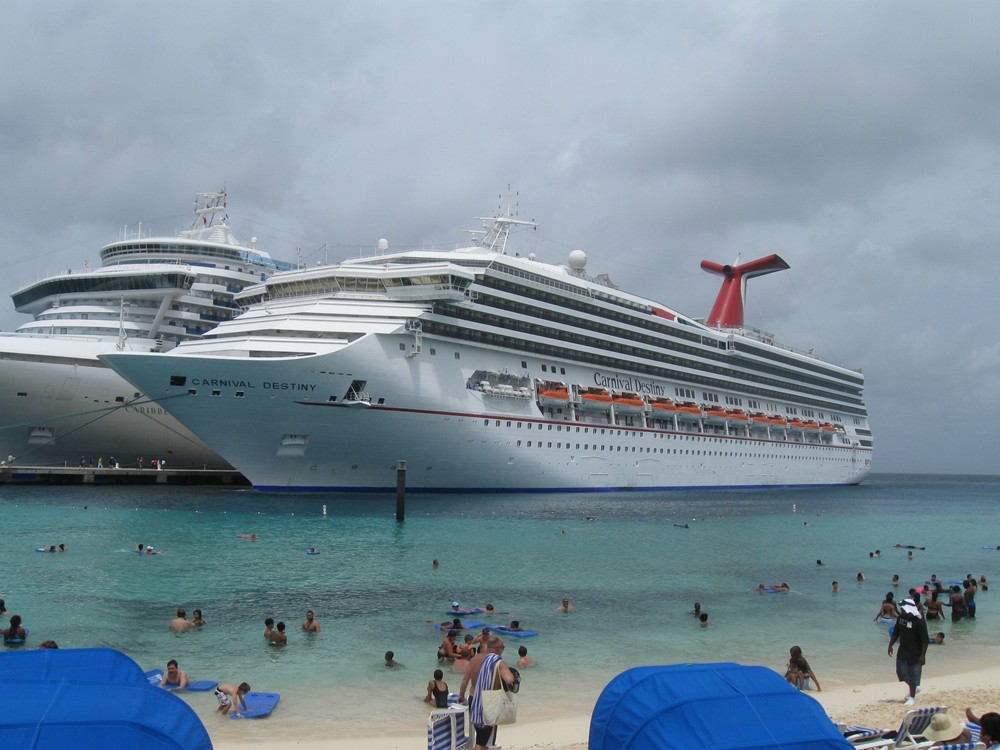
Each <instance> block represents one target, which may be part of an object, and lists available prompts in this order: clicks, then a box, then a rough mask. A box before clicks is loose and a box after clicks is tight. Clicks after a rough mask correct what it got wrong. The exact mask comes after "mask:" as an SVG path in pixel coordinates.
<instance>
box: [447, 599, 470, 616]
mask: <svg viewBox="0 0 1000 750" xmlns="http://www.w3.org/2000/svg"><path fill="white" fill-rule="evenodd" d="M451 611H452V612H454V613H455V614H456V615H471V614H472V610H471V609H462V605H460V604H459V603H458V602H452V603H451Z"/></svg>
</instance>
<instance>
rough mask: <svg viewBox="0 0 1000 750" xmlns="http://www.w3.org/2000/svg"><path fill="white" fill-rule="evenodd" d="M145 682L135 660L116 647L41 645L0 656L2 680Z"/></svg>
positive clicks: (0, 680) (0, 679)
mask: <svg viewBox="0 0 1000 750" xmlns="http://www.w3.org/2000/svg"><path fill="white" fill-rule="evenodd" d="M58 680H73V681H76V682H140V683H145V682H146V675H145V673H144V672H143V671H142V667H140V666H139V665H138V664H136V662H135V661H134V660H133V659H132V658H131V657H129V656H126V655H125V654H123V653H122V652H121V651H115V650H114V649H113V648H38V649H33V650H31V651H12V652H10V653H7V654H4V655H3V658H0V682H10V681H27V682H54V681H58Z"/></svg>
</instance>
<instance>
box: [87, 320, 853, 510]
mask: <svg viewBox="0 0 1000 750" xmlns="http://www.w3.org/2000/svg"><path fill="white" fill-rule="evenodd" d="M412 341H413V339H412V337H411V336H408V335H405V334H385V333H380V334H370V335H367V336H365V337H364V338H362V339H360V340H358V341H355V342H353V343H351V344H349V345H348V346H346V347H344V348H342V349H339V350H337V351H335V352H331V353H326V354H317V355H315V356H306V357H295V358H280V359H268V358H259V359H252V358H245V357H239V356H233V357H232V358H229V357H218V356H216V357H203V356H198V355H197V354H188V355H187V356H183V355H182V356H177V355H175V354H174V353H172V352H167V353H163V354H148V355H132V354H127V355H111V356H109V357H107V358H106V361H108V362H109V363H110V364H111V365H112V366H113V367H115V368H116V369H119V370H120V371H121V372H122V373H123V374H125V375H126V376H127V377H128V378H129V379H130V380H131V381H132V382H134V383H136V384H137V385H138V386H139V387H141V388H142V389H143V390H144V391H145V392H146V393H148V394H150V395H151V397H152V398H153V399H154V400H157V401H159V403H161V404H162V405H163V406H164V408H166V409H167V410H169V411H170V412H171V413H173V414H174V415H176V416H177V417H178V418H179V420H180V421H181V422H183V423H184V424H186V425H188V426H189V427H191V428H192V430H193V431H194V432H195V433H196V434H197V435H198V436H199V437H201V438H202V439H203V440H204V441H205V442H206V443H208V444H209V445H212V446H214V447H215V448H216V449H217V450H219V452H220V453H221V454H222V455H223V457H224V458H225V459H226V460H228V461H229V462H230V463H231V464H233V466H235V467H236V468H237V469H239V470H240V471H241V472H242V473H243V474H244V476H246V477H247V478H248V479H249V480H250V481H251V482H252V483H253V485H254V486H255V488H257V489H260V490H280V491H285V490H315V491H338V492H364V491H371V492H386V491H393V490H394V489H395V488H396V481H397V467H398V465H399V464H398V462H399V461H405V462H406V463H405V468H406V473H405V483H406V488H407V490H408V491H424V492H445V491H456V492H458V491H461V492H478V491H484V492H519V491H532V492H537V491H554V492H555V491H567V490H573V491H581V490H594V491H596V490H617V489H680V488H735V487H760V486H774V487H781V486H810V485H842V484H856V483H859V482H861V481H862V480H863V479H864V478H865V477H866V476H867V474H868V472H869V470H870V465H871V453H872V451H871V449H867V448H864V447H860V446H858V445H857V444H856V442H854V443H853V444H851V443H850V442H849V441H847V440H844V441H842V442H841V443H840V444H832V443H824V442H822V441H819V440H817V441H816V442H811V443H810V442H800V441H795V440H789V439H786V438H787V435H783V436H782V437H778V436H775V435H770V434H765V433H761V432H760V431H757V432H754V433H748V432H744V434H743V435H742V436H741V435H737V434H735V433H734V434H733V435H719V434H704V433H702V432H695V431H689V430H686V429H683V427H681V423H675V426H676V427H678V429H664V427H663V423H662V422H661V423H658V426H655V427H651V426H650V424H651V421H650V420H647V419H645V418H643V417H642V416H641V415H640V416H629V417H628V418H627V420H619V421H620V422H621V421H628V422H629V424H630V425H631V426H623V425H622V424H614V425H612V424H609V422H610V421H611V419H612V418H613V415H610V416H609V415H608V414H601V413H599V412H594V411H590V412H584V411H580V412H578V413H577V414H576V415H574V416H571V417H570V418H569V419H567V418H566V416H565V415H562V416H558V417H556V415H555V414H553V413H547V412H546V410H545V408H544V405H543V400H541V399H539V398H538V397H537V395H536V394H535V393H534V392H532V393H531V394H530V396H528V395H525V394H511V393H502V394H501V393H494V394H491V393H484V392H482V391H480V390H476V389H474V388H470V387H469V384H470V379H471V378H473V377H474V373H475V372H477V371H482V370H489V371H492V372H520V371H522V363H523V362H525V357H524V355H523V354H518V353H504V352H502V351H497V350H495V349H491V348H488V347H478V346H475V345H470V344H464V343H460V342H444V341H437V342H435V343H434V345H433V347H430V346H427V345H426V342H425V346H424V350H423V352H421V353H419V354H417V355H416V356H414V355H413V354H412V353H410V352H411V344H412ZM432 352H433V353H432ZM526 364H527V365H528V367H527V370H528V371H530V372H532V373H540V372H541V371H542V370H543V365H544V367H552V360H551V358H546V359H544V360H542V359H529V360H527V362H526ZM558 364H560V365H561V366H562V367H564V370H563V372H564V373H565V374H564V375H561V378H562V379H563V380H565V381H567V382H572V383H580V384H594V383H595V382H601V380H602V379H603V378H606V377H608V376H611V375H613V374H612V373H607V372H601V371H599V370H595V369H588V368H585V367H581V366H580V365H579V364H576V363H571V362H562V363H558ZM358 381H364V382H365V383H366V386H365V390H366V394H365V398H364V399H363V400H358V399H352V398H349V399H348V400H347V401H345V400H344V399H345V394H347V393H349V392H350V389H351V387H352V383H355V382H358ZM647 385H648V386H652V387H653V388H654V389H655V387H656V383H655V382H654V381H648V383H647ZM663 387H664V388H666V384H665V383H664V384H663ZM160 399H162V400H160ZM248 431H250V432H252V436H249V435H247V437H246V439H242V438H240V439H234V436H235V435H241V436H242V435H246V433H247V432H248Z"/></svg>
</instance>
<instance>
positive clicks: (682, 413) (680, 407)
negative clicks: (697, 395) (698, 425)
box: [676, 401, 702, 419]
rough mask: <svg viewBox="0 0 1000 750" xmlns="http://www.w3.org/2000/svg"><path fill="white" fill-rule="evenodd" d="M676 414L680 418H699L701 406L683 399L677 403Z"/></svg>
mask: <svg viewBox="0 0 1000 750" xmlns="http://www.w3.org/2000/svg"><path fill="white" fill-rule="evenodd" d="M676 408H677V416H678V417H680V418H681V419H700V418H701V416H702V411H701V407H700V406H698V404H696V403H694V402H693V401H685V402H684V403H683V404H677V407H676Z"/></svg>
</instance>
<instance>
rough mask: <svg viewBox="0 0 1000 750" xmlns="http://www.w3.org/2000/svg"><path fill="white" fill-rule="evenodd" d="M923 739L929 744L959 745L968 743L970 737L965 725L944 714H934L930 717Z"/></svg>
mask: <svg viewBox="0 0 1000 750" xmlns="http://www.w3.org/2000/svg"><path fill="white" fill-rule="evenodd" d="M924 738H925V739H928V740H930V741H931V742H933V743H935V744H937V743H948V744H949V745H950V744H961V743H963V742H970V741H971V740H972V735H971V734H970V733H969V730H968V729H966V727H965V724H963V723H962V722H960V721H958V719H956V718H955V717H953V716H952V715H951V714H949V713H946V712H943V711H942V712H940V713H936V714H934V715H933V716H932V717H931V723H930V726H929V727H927V729H926V730H925V731H924Z"/></svg>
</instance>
